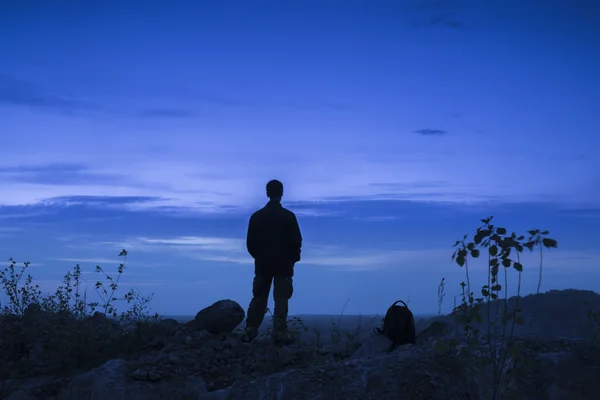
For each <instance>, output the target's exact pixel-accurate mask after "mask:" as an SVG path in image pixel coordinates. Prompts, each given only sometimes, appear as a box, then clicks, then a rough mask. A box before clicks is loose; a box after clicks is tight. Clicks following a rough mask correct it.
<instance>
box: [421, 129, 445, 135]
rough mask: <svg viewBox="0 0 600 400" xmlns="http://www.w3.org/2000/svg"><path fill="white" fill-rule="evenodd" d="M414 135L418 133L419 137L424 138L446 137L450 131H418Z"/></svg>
mask: <svg viewBox="0 0 600 400" xmlns="http://www.w3.org/2000/svg"><path fill="white" fill-rule="evenodd" d="M414 133H418V134H419V135H424V136H440V135H446V134H447V133H448V131H445V130H443V129H417V130H416V131H414Z"/></svg>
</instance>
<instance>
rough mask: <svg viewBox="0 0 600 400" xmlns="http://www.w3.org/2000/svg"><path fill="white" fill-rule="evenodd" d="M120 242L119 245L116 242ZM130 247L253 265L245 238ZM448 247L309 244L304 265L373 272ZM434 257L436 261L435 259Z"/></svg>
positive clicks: (445, 255) (153, 241)
mask: <svg viewBox="0 0 600 400" xmlns="http://www.w3.org/2000/svg"><path fill="white" fill-rule="evenodd" d="M115 245H116V244H115ZM118 246H120V247H125V248H127V249H128V250H132V251H136V252H148V253H175V254H177V255H178V256H182V257H186V258H190V259H194V260H203V261H212V262H225V263H234V264H252V263H253V262H254V260H253V259H252V258H251V257H250V255H248V253H247V251H246V245H245V239H242V238H223V237H204V236H183V237H173V238H143V237H141V238H140V237H138V238H132V239H128V240H125V241H124V242H122V243H118ZM449 254H450V253H449V251H448V250H447V249H440V250H436V249H433V250H392V251H390V250H388V249H377V248H362V249H357V248H349V247H346V246H333V245H310V244H308V245H305V246H304V247H303V249H302V261H301V264H302V265H311V266H319V267H326V268H328V269H331V270H337V271H372V270H377V269H385V268H400V267H403V266H409V265H412V264H414V263H415V262H417V261H418V262H420V263H423V262H428V261H431V262H440V261H441V260H444V259H449ZM432 260H433V261H432Z"/></svg>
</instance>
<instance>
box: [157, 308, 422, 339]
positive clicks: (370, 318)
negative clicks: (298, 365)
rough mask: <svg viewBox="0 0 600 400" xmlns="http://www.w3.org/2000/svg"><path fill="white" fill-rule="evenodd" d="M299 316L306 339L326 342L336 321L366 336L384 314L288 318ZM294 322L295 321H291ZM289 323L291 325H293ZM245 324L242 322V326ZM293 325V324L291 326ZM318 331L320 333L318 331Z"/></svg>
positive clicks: (187, 317)
mask: <svg viewBox="0 0 600 400" xmlns="http://www.w3.org/2000/svg"><path fill="white" fill-rule="evenodd" d="M432 316H433V315H432V314H417V315H415V322H416V323H417V330H420V329H422V326H421V325H422V324H423V323H425V324H426V323H427V322H426V320H428V319H429V318H430V317H432ZM194 317H195V315H164V316H163V318H165V319H166V318H172V319H174V320H176V321H178V322H180V323H186V322H189V321H191V320H192V319H194ZM294 317H299V318H300V319H301V320H302V323H303V324H304V326H305V327H306V328H307V331H306V332H303V333H302V337H303V339H305V340H311V339H314V338H316V337H317V335H319V336H320V337H321V338H322V340H324V341H325V342H327V341H328V339H329V338H330V337H331V332H332V328H333V326H334V323H335V324H336V325H338V326H339V329H340V330H341V331H348V332H356V331H357V330H359V331H360V336H361V337H362V338H366V337H367V336H368V335H370V334H371V333H372V332H373V328H376V327H380V326H381V321H382V318H383V315H343V316H341V317H340V315H333V314H331V315H327V314H300V315H290V316H289V317H288V318H294ZM291 324H293V322H292V323H291ZM291 324H289V325H291ZM270 325H271V317H270V316H267V317H266V318H265V320H264V322H263V323H262V325H261V327H260V331H262V332H264V331H265V330H266V329H267V328H268V327H269V326H270ZM243 326H244V323H243V322H242V323H241V324H240V328H242V327H243ZM290 327H291V326H290ZM317 332H318V333H317Z"/></svg>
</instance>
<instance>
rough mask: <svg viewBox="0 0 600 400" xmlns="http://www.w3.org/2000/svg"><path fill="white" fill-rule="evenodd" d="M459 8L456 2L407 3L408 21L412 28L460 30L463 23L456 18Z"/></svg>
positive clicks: (439, 0)
mask: <svg viewBox="0 0 600 400" xmlns="http://www.w3.org/2000/svg"><path fill="white" fill-rule="evenodd" d="M460 8H461V7H460V5H459V2H457V1H456V0H415V1H412V2H410V3H409V10H410V11H411V13H410V14H409V21H410V24H411V25H412V26H413V27H414V28H448V29H452V30H462V29H464V23H463V22H462V21H461V20H460V19H459V18H458V16H457V14H458V12H459V11H460Z"/></svg>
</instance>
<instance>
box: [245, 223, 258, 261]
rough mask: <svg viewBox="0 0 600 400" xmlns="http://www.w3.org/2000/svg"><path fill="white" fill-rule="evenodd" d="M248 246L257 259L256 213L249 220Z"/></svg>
mask: <svg viewBox="0 0 600 400" xmlns="http://www.w3.org/2000/svg"><path fill="white" fill-rule="evenodd" d="M246 248H247V249H248V253H250V255H251V256H252V258H254V259H256V221H255V219H254V215H252V216H251V217H250V221H249V222H248V233H247V235H246Z"/></svg>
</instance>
